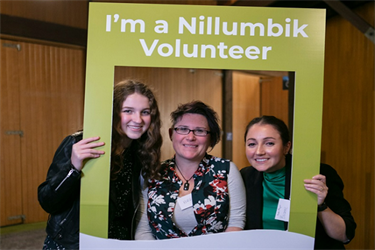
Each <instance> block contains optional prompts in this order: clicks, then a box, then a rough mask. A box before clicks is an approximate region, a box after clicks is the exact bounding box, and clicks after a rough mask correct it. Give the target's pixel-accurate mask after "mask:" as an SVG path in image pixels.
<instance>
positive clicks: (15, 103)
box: [0, 40, 23, 226]
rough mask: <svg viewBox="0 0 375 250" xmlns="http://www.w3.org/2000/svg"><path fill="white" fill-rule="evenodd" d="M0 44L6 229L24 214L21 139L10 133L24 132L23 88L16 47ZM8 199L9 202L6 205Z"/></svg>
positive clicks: (0, 220)
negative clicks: (21, 112)
mask: <svg viewBox="0 0 375 250" xmlns="http://www.w3.org/2000/svg"><path fill="white" fill-rule="evenodd" d="M0 41H1V52H0V55H1V67H0V77H1V85H0V102H1V104H0V133H1V135H0V178H1V181H0V185H1V187H0V200H1V202H0V206H1V207H0V211H1V217H0V226H6V225H10V224H16V223H21V222H22V218H21V217H19V216H21V215H22V214H23V212H22V181H21V178H20V177H19V176H20V173H21V172H22V171H21V136H20V135H18V134H12V133H11V132H10V131H13V132H15V131H21V126H20V100H19V98H18V97H19V96H18V95H19V92H20V87H19V85H18V84H17V83H18V82H19V78H20V74H19V73H20V72H19V71H18V69H17V67H14V65H18V64H19V63H21V61H20V58H19V57H18V53H20V52H19V51H18V50H17V48H16V47H15V46H16V44H14V43H13V42H11V41H6V40H0ZM8 46H11V47H8ZM5 62H7V63H5ZM7 132H8V133H11V134H7ZM9 180H11V181H9ZM5 198H6V199H7V201H8V202H3V201H4V199H5Z"/></svg>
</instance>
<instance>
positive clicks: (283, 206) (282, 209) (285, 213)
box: [275, 199, 290, 222]
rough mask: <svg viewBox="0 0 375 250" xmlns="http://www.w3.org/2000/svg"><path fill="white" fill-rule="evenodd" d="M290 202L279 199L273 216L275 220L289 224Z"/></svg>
mask: <svg viewBox="0 0 375 250" xmlns="http://www.w3.org/2000/svg"><path fill="white" fill-rule="evenodd" d="M289 211H290V200H285V199H279V204H278V205H277V210H276V214H275V219H276V220H281V221H285V222H289Z"/></svg>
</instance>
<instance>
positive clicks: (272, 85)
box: [260, 76, 289, 124]
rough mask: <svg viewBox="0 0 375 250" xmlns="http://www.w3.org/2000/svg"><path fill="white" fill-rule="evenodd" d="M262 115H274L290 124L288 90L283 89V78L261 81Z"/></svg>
mask: <svg viewBox="0 0 375 250" xmlns="http://www.w3.org/2000/svg"><path fill="white" fill-rule="evenodd" d="M260 102H261V111H260V113H261V115H273V116H276V117H277V118H280V119H281V120H283V121H284V122H285V124H288V111H289V110H288V90H284V89H283V78H282V77H281V76H278V77H264V78H262V79H261V101H260Z"/></svg>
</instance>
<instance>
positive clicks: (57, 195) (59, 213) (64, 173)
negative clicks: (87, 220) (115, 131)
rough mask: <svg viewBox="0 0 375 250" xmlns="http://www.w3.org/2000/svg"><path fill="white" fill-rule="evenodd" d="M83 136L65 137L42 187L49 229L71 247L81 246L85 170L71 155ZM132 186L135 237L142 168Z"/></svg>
mask: <svg viewBox="0 0 375 250" xmlns="http://www.w3.org/2000/svg"><path fill="white" fill-rule="evenodd" d="M81 139H82V132H77V133H75V134H72V135H70V136H68V137H66V138H65V139H64V140H63V141H62V143H61V144H60V146H59V147H58V149H57V150H56V153H55V156H54V158H53V161H52V164H51V165H50V168H49V170H48V173H47V178H46V181H44V182H43V183H42V184H40V185H39V187H38V200H39V203H40V205H41V206H42V208H43V209H44V210H45V211H46V212H48V213H49V218H48V222H47V228H46V232H47V234H48V235H49V236H50V237H51V238H52V239H53V240H54V241H55V242H57V243H58V244H61V245H63V246H64V247H65V248H67V249H79V208H80V183H81V173H80V172H79V171H77V170H76V169H75V168H74V167H73V166H72V164H71V161H70V157H71V153H72V146H73V144H74V143H76V142H78V141H80V140H81ZM132 187H133V188H132V197H133V211H134V212H133V215H134V216H133V221H132V233H131V237H132V239H134V233H135V223H134V222H135V220H134V218H135V214H136V210H137V208H138V206H139V199H138V197H139V190H140V184H139V171H135V172H134V173H133V180H132ZM114 201H115V199H112V198H111V199H110V205H109V208H110V209H109V210H110V211H111V210H113V208H114V207H115V206H116V205H115V204H113V202H114ZM111 208H112V209H111ZM110 213H111V212H110Z"/></svg>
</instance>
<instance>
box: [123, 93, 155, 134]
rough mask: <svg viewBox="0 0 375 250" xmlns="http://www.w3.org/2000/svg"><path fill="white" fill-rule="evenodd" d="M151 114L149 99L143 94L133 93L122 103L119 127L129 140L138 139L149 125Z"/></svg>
mask: <svg viewBox="0 0 375 250" xmlns="http://www.w3.org/2000/svg"><path fill="white" fill-rule="evenodd" d="M150 123H151V114H150V105H149V100H148V98H147V97H145V96H144V95H141V94H138V93H134V94H131V95H129V96H128V97H127V98H126V99H125V101H124V102H123V103H122V108H121V129H122V131H123V132H124V133H125V134H126V136H127V137H128V138H129V139H131V140H136V139H139V138H140V137H141V136H142V135H143V133H144V132H146V131H147V129H148V128H149V127H150Z"/></svg>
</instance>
